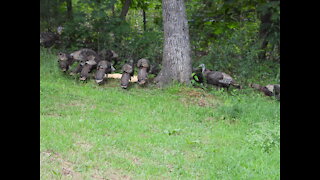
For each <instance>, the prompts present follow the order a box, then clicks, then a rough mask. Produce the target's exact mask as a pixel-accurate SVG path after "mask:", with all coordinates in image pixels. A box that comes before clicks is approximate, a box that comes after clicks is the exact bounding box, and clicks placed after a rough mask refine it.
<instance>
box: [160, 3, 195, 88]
mask: <svg viewBox="0 0 320 180" xmlns="http://www.w3.org/2000/svg"><path fill="white" fill-rule="evenodd" d="M162 16H163V27H164V47H163V59H162V69H161V71H160V73H159V75H158V76H157V78H156V82H158V84H159V85H160V86H163V85H167V84H169V83H171V82H172V81H177V82H180V83H186V84H189V83H190V77H191V73H192V67H191V58H190V42H189V27H188V21H187V16H186V10H185V4H184V0H162Z"/></svg>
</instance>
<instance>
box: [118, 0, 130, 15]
mask: <svg viewBox="0 0 320 180" xmlns="http://www.w3.org/2000/svg"><path fill="white" fill-rule="evenodd" d="M130 4H131V0H126V1H125V3H124V5H123V7H122V10H121V14H120V18H121V19H125V18H126V16H127V14H128V11H129V7H130Z"/></svg>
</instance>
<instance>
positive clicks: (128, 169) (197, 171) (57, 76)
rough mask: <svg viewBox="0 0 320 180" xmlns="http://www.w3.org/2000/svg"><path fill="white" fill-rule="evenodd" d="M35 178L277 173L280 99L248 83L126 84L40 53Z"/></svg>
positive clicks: (275, 176)
mask: <svg viewBox="0 0 320 180" xmlns="http://www.w3.org/2000/svg"><path fill="white" fill-rule="evenodd" d="M40 57H41V59H40V63H41V67H40V68H41V69H40V73H41V74H40V76H41V78H40V125H41V126H40V128H41V129H40V158H41V159H40V160H41V169H40V173H41V179H60V178H62V179H72V178H75V177H77V178H79V179H99V178H100V179H102V178H105V179H108V178H109V179H110V178H111V179H112V178H114V179H129V178H132V179H280V178H279V177H280V170H279V168H280V150H279V149H280V147H279V141H280V135H279V131H280V130H279V129H280V127H279V122H280V108H279V102H278V101H275V100H274V99H272V98H269V97H264V96H262V95H260V94H259V93H256V92H253V91H251V90H242V91H241V92H238V91H231V92H229V93H227V92H221V91H217V90H212V91H211V92H205V91H204V90H200V89H195V88H191V87H185V86H179V85H173V86H171V87H168V88H166V89H158V88H155V87H150V88H141V87H138V86H137V85H135V84H133V85H132V87H131V88H130V89H129V90H123V89H121V88H120V86H119V80H109V81H108V82H107V84H105V85H102V86H98V85H96V84H95V83H94V81H88V82H87V83H82V82H79V80H78V79H77V78H74V77H70V76H69V75H65V74H62V73H61V72H60V71H59V70H58V67H57V62H56V56H55V54H54V53H48V52H47V51H46V50H41V54H40Z"/></svg>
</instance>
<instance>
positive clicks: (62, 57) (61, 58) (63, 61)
mask: <svg viewBox="0 0 320 180" xmlns="http://www.w3.org/2000/svg"><path fill="white" fill-rule="evenodd" d="M73 62H74V59H73V58H72V57H71V56H70V55H69V54H67V53H63V52H60V53H59V54H58V63H59V68H60V69H61V70H62V72H66V71H68V70H69V68H70V66H71V65H72V64H73Z"/></svg>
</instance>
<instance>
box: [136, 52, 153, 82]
mask: <svg viewBox="0 0 320 180" xmlns="http://www.w3.org/2000/svg"><path fill="white" fill-rule="evenodd" d="M137 67H138V68H139V70H138V84H139V85H144V84H145V83H146V82H147V79H148V71H149V70H150V63H149V60H147V59H144V58H142V59H139V61H138V63H137Z"/></svg>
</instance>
